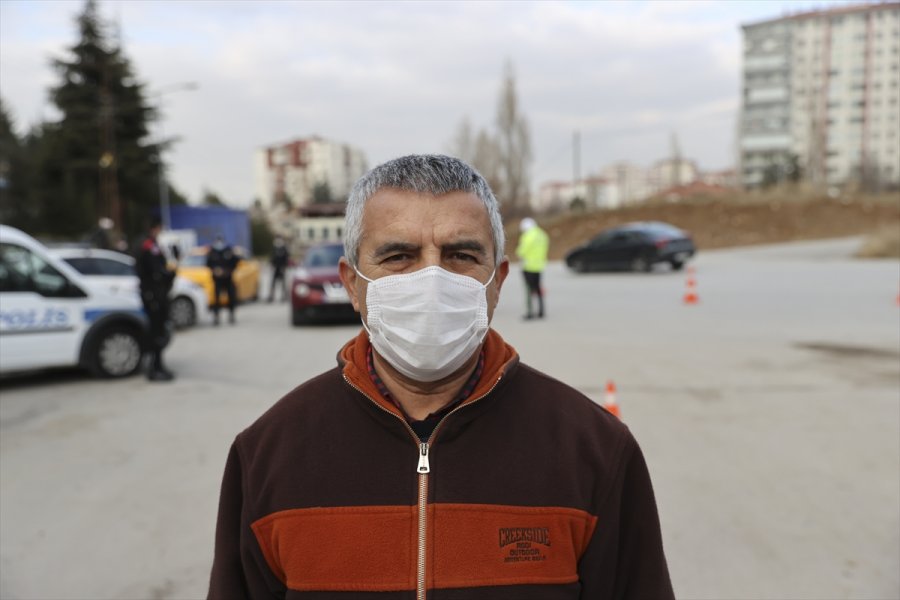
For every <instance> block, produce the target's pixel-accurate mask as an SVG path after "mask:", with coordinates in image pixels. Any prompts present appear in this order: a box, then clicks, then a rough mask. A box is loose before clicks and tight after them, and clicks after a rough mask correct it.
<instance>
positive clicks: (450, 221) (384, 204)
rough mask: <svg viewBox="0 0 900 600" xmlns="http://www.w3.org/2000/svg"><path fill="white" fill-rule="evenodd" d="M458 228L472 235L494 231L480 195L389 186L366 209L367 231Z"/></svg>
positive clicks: (368, 232)
mask: <svg viewBox="0 0 900 600" xmlns="http://www.w3.org/2000/svg"><path fill="white" fill-rule="evenodd" d="M435 226H437V227H441V228H443V229H458V230H460V231H467V232H469V235H471V234H472V233H474V232H481V233H484V234H486V235H488V236H490V235H491V222H490V217H489V216H488V211H487V208H486V207H485V206H484V203H483V202H482V201H481V199H480V198H479V197H478V196H476V195H475V194H474V193H471V192H464V191H455V192H450V193H448V194H442V195H439V196H435V195H433V194H421V193H418V192H414V191H408V190H396V189H386V190H381V191H379V192H378V193H376V194H375V195H373V196H372V197H371V198H370V199H369V201H368V202H366V205H365V208H364V211H363V220H362V228H363V233H364V234H369V235H373V234H377V233H379V232H382V233H386V232H387V230H393V231H399V230H404V229H405V230H416V229H419V230H422V231H424V230H430V229H432V227H435Z"/></svg>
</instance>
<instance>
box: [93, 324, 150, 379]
mask: <svg viewBox="0 0 900 600" xmlns="http://www.w3.org/2000/svg"><path fill="white" fill-rule="evenodd" d="M141 356H142V349H141V340H140V338H139V337H138V336H137V334H136V333H135V332H133V331H131V330H129V329H126V328H120V327H112V328H110V329H108V330H106V331H104V332H103V333H102V334H101V335H100V337H99V338H98V339H97V343H96V345H95V346H94V351H93V353H92V357H91V361H92V364H91V370H92V371H93V372H94V373H95V374H97V375H99V376H101V377H125V376H127V375H131V374H132V373H134V372H135V371H137V370H138V368H139V367H140V366H141Z"/></svg>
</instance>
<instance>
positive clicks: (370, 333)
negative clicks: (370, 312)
mask: <svg viewBox="0 0 900 600" xmlns="http://www.w3.org/2000/svg"><path fill="white" fill-rule="evenodd" d="M353 270H354V271H356V274H357V275H359V276H360V277H362V278H363V279H365V280H366V281H368V282H369V283H375V280H374V279H369V278H368V277H366V276H365V275H363V274H362V273H360V272H359V269H357V268H356V267H353ZM359 320H360V322H361V323H362V326H363V329H365V330H366V333H368V334H369V343H370V344H371V343H372V330H371V329H369V327H368V326H367V325H366V320H365V319H363V318H362V315H360V318H359Z"/></svg>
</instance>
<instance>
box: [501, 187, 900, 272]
mask: <svg viewBox="0 0 900 600" xmlns="http://www.w3.org/2000/svg"><path fill="white" fill-rule="evenodd" d="M537 221H538V223H539V224H540V225H541V227H543V228H544V229H545V230H546V231H547V233H548V234H549V236H550V258H551V260H554V259H560V258H563V257H564V256H565V254H566V252H568V251H569V250H570V249H572V248H574V247H575V246H577V245H579V244H582V243H584V242H586V241H587V240H589V239H590V238H592V237H593V236H595V235H596V234H597V233H599V232H600V231H602V230H604V229H607V228H609V227H613V226H616V225H620V224H623V223H628V222H631V221H665V222H667V223H671V224H672V225H675V226H677V227H680V228H681V229H684V230H686V231H688V232H690V233H691V235H692V237H693V238H694V242H695V244H696V245H697V248H698V249H699V250H700V251H702V250H704V249H712V248H725V247H731V246H747V245H753V244H769V243H778V242H788V241H797V240H812V239H824V238H832V237H843V236H851V235H872V234H876V233H877V234H878V235H879V236H881V237H885V236H886V237H888V238H890V239H893V238H894V237H896V236H895V235H894V233H895V232H896V233H897V236H900V194H886V195H881V196H871V197H864V198H854V199H846V198H845V199H832V198H828V197H821V196H820V197H815V196H812V197H804V198H785V197H783V196H782V197H779V196H776V195H769V196H766V197H759V196H747V195H740V196H739V195H735V196H733V197H720V198H700V199H692V200H684V201H681V202H678V203H665V202H654V203H648V204H642V205H639V206H632V207H627V208H620V209H616V210H598V211H592V212H581V213H569V214H562V215H556V216H551V217H540V216H539V217H538V218H537ZM515 223H516V224H517V223H518V221H517V220H516V221H515ZM507 236H508V242H507V253H508V254H509V255H510V257H512V256H513V255H514V254H515V247H516V243H517V242H518V227H516V226H514V225H511V226H508V227H507ZM892 244H893V242H890V243H889V244H888V245H889V246H892Z"/></svg>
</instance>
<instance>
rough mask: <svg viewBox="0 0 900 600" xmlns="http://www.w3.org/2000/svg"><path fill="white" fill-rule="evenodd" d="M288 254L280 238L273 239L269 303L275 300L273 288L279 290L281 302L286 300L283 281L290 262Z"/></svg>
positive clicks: (285, 287) (285, 245) (270, 260)
mask: <svg viewBox="0 0 900 600" xmlns="http://www.w3.org/2000/svg"><path fill="white" fill-rule="evenodd" d="M290 259H291V257H290V254H289V253H288V249H287V244H285V243H284V239H283V238H282V237H281V236H278V237H276V238H275V243H274V244H273V245H272V257H271V258H270V259H269V262H270V263H271V265H272V284H271V285H270V286H269V302H272V301H274V300H275V287H276V286H278V287H279V288H281V301H282V302H284V301H285V300H287V285H286V284H285V281H284V272H285V270H286V269H287V267H288V263H289V262H290Z"/></svg>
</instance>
